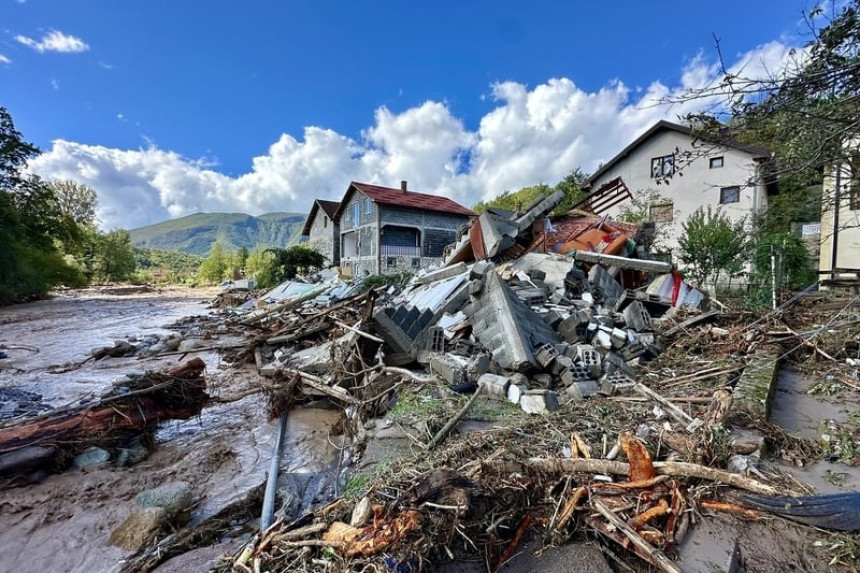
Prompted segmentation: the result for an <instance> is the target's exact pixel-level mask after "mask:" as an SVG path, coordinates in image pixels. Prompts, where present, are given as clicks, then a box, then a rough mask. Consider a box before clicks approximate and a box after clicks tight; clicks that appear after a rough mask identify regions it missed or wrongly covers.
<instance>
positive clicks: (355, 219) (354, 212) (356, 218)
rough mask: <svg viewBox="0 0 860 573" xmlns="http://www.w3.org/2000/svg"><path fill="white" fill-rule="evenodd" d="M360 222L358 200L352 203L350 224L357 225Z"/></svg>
mask: <svg viewBox="0 0 860 573" xmlns="http://www.w3.org/2000/svg"><path fill="white" fill-rule="evenodd" d="M359 223H361V205H360V204H359V203H358V202H355V203H353V204H352V225H353V227H358V225H359Z"/></svg>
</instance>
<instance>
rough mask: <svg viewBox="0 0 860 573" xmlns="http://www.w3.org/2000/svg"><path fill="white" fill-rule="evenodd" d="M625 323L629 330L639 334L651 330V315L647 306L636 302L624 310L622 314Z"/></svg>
mask: <svg viewBox="0 0 860 573" xmlns="http://www.w3.org/2000/svg"><path fill="white" fill-rule="evenodd" d="M622 315H623V316H624V322H625V324H627V327H628V328H632V329H633V330H635V331H637V332H641V331H643V330H651V329H652V328H653V327H652V325H651V315H650V314H649V313H648V310H646V308H645V306H644V305H643V304H642V303H641V302H639V301H638V300H634V301H633V302H631V303H630V304H629V305H627V307H626V308H625V309H624V312H623V313H622Z"/></svg>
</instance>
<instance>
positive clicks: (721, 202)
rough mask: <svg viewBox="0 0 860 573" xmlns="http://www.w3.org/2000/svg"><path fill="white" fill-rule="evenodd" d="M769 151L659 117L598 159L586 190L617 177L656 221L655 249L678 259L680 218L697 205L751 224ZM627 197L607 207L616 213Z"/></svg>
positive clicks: (763, 201) (760, 201)
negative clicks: (707, 136) (705, 136)
mask: <svg viewBox="0 0 860 573" xmlns="http://www.w3.org/2000/svg"><path fill="white" fill-rule="evenodd" d="M770 158H771V152H770V151H768V150H767V149H763V148H760V147H755V146H751V145H743V144H740V143H736V142H732V141H725V140H721V141H719V142H707V141H703V140H700V139H697V137H696V135H695V134H694V133H693V131H692V130H691V129H690V128H689V127H686V126H683V125H678V124H675V123H671V122H668V121H659V122H657V123H656V124H655V125H653V126H652V127H651V128H650V129H648V130H647V131H646V132H645V133H643V134H642V135H640V136H639V137H638V138H636V139H635V140H634V141H633V142H632V143H630V145H628V146H627V147H625V148H624V149H623V150H622V151H621V152H620V153H618V155H616V156H615V157H613V158H612V159H610V160H609V161H607V162H606V164H605V165H603V166H602V167H601V168H600V169H599V170H598V171H597V172H596V173H595V174H594V175H592V176H591V178H590V179H589V180H588V182H587V184H586V188H585V189H586V191H588V192H592V193H593V192H595V191H596V190H599V189H600V188H601V186H603V185H605V184H607V183H609V182H611V181H613V180H614V179H615V178H617V177H621V178H622V179H623V181H624V183H625V184H626V185H627V188H629V189H630V191H631V193H632V195H633V200H634V201H635V202H636V209H637V210H639V209H644V210H645V212H646V217H647V219H648V220H651V221H653V222H654V223H655V226H656V228H657V230H658V235H657V236H658V237H659V242H658V243H657V244H656V245H655V247H656V249H655V250H656V251H658V252H660V251H662V252H663V254H664V255H666V256H668V257H671V258H672V259H673V260H677V250H678V239H679V238H680V237H681V236H682V234H683V229H682V226H681V224H682V223H684V222H686V220H687V218H688V217H689V216H690V215H691V214H692V213H693V212H694V211H695V210H696V209H698V208H699V207H703V208H706V209H707V206H708V205H710V206H711V207H712V211H713V212H716V211H717V210H719V211H720V212H721V213H723V214H725V215H727V216H728V217H729V218H730V219H731V220H733V221H737V220H739V219H742V218H743V219H745V220H746V222H747V224H751V223H752V221H753V219H754V218H755V217H756V215H757V214H758V213H760V212H762V211H763V210H764V209H765V208H766V207H767V199H768V193H769V192H772V191H773V189H772V188H770V187H769V186H768V184H767V180H766V174H767V164H768V163H769V162H770ZM625 206H626V207H627V208H628V209H629V208H630V207H631V205H630V203H629V202H625V203H619V204H617V205H614V206H613V207H612V208H611V209H609V210H608V211H607V212H608V213H609V215H610V216H611V217H617V216H618V215H619V214H621V213H622V212H623V209H624V208H625Z"/></svg>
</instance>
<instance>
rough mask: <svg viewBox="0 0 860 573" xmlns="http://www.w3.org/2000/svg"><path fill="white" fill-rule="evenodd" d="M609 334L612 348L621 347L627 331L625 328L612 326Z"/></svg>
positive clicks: (624, 341) (624, 342) (625, 339)
mask: <svg viewBox="0 0 860 573" xmlns="http://www.w3.org/2000/svg"><path fill="white" fill-rule="evenodd" d="M609 336H610V338H611V339H612V346H613V348H621V347H622V346H624V345H625V344H627V331H625V330H621V329H620V328H613V329H612V332H610V333H609Z"/></svg>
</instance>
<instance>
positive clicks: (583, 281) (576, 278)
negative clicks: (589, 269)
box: [564, 267, 591, 298]
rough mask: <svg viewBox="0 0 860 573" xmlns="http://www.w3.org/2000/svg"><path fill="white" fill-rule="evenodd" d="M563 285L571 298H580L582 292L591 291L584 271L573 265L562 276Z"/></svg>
mask: <svg viewBox="0 0 860 573" xmlns="http://www.w3.org/2000/svg"><path fill="white" fill-rule="evenodd" d="M564 286H565V289H566V292H567V295H568V296H569V297H571V298H580V297H582V295H583V294H584V293H591V285H590V284H588V279H587V278H586V276H585V273H584V272H583V271H582V270H580V269H578V268H576V267H574V268H572V269H570V271H569V272H568V273H567V275H566V276H565V277H564Z"/></svg>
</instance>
